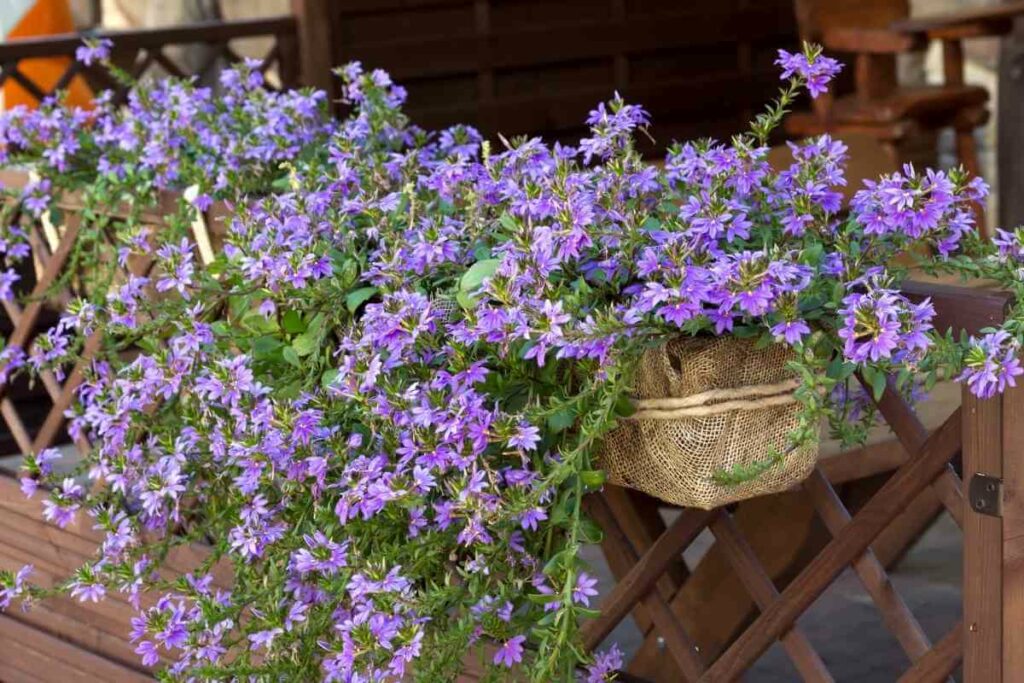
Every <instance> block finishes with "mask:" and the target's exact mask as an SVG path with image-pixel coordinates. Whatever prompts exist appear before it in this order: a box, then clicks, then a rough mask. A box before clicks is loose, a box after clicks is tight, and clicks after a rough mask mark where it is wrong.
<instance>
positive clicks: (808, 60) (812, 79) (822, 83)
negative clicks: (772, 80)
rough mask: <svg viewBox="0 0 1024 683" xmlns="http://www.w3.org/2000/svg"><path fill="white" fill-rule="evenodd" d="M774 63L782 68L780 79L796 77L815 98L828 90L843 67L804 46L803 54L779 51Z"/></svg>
mask: <svg viewBox="0 0 1024 683" xmlns="http://www.w3.org/2000/svg"><path fill="white" fill-rule="evenodd" d="M775 63H776V64H778V65H779V66H780V67H782V76H781V77H782V78H783V79H787V78H793V77H794V76H795V77H798V78H800V79H801V80H802V81H803V82H804V85H805V86H806V87H807V92H808V93H810V95H811V97H813V98H817V97H818V95H820V94H821V93H823V92H826V91H827V90H828V84H829V81H831V80H832V78H833V77H835V75H836V74H838V73H839V72H840V71H841V70H842V68H843V65H842V64H840V63H839V62H838V61H836V60H835V59H832V58H831V57H825V56H824V55H822V54H821V51H820V49H813V48H812V47H811V46H809V45H805V46H804V51H803V52H787V51H786V50H779V57H778V59H776V60H775Z"/></svg>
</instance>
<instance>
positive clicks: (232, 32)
mask: <svg viewBox="0 0 1024 683" xmlns="http://www.w3.org/2000/svg"><path fill="white" fill-rule="evenodd" d="M296 27H297V23H296V20H295V18H294V17H292V16H290V15H288V16H279V17H272V18H268V19H255V20H248V21H224V22H204V23H196V24H185V25H179V26H173V27H170V28H153V29H137V30H130V31H97V32H90V33H88V34H63V35H53V36H44V37H39V38H25V39H17V40H10V41H6V42H3V43H0V85H2V84H3V83H5V82H7V81H8V80H10V81H13V82H15V83H17V84H18V85H20V86H21V87H22V88H24V89H25V91H27V92H28V93H29V94H30V95H31V96H33V97H35V98H36V99H38V100H42V99H44V98H46V97H49V96H51V95H53V94H54V93H55V92H56V91H58V90H62V89H64V88H66V87H67V86H68V85H69V84H71V82H72V81H73V80H74V79H75V78H76V77H78V76H81V77H82V78H84V79H85V80H86V81H87V82H88V83H89V84H90V85H91V86H92V87H93V89H94V90H102V89H110V90H113V91H114V93H115V98H123V97H124V95H125V92H126V89H125V86H124V85H122V84H120V83H118V82H116V81H115V80H113V79H112V78H111V76H110V74H109V73H107V71H106V69H105V68H104V67H103V66H102V65H99V64H93V65H91V66H87V65H85V64H82V63H81V62H78V61H76V60H75V59H74V55H75V51H76V50H77V49H78V48H79V47H81V45H82V40H83V38H84V37H85V36H86V35H87V36H88V37H90V38H96V39H109V40H110V41H111V42H112V43H113V49H112V52H111V59H112V61H113V62H114V64H116V65H117V66H119V67H121V68H122V69H124V70H125V71H127V72H128V73H129V74H130V75H131V76H132V77H134V78H135V79H138V78H142V77H144V76H145V75H147V73H149V72H150V71H151V70H153V69H155V68H160V69H162V70H163V71H164V72H165V73H166V74H168V75H172V76H177V77H182V78H185V77H191V76H195V77H198V78H199V79H201V80H202V79H205V78H207V77H208V76H209V75H210V74H211V72H212V71H213V70H215V69H217V68H218V67H219V66H220V65H222V64H223V63H225V62H227V63H233V62H239V61H241V59H242V57H241V56H240V55H239V54H238V53H237V52H236V50H235V49H234V48H233V47H232V42H233V41H237V40H241V39H245V38H260V37H263V38H271V39H273V43H272V45H271V47H270V49H269V50H268V51H267V52H266V54H264V56H263V57H262V59H261V60H260V66H259V69H260V71H263V72H266V71H268V70H269V69H271V68H272V67H276V68H277V73H278V78H279V81H280V83H279V85H280V86H281V87H282V88H287V87H294V86H297V85H299V80H300V79H299V53H298V41H297V37H296V30H297V28H296ZM196 45H204V46H207V47H208V48H209V49H208V50H207V51H206V53H205V60H204V61H203V62H202V63H200V64H199V65H198V66H194V67H192V68H189V67H188V66H186V65H184V64H182V63H180V61H176V60H175V59H174V58H173V57H172V56H170V55H168V48H172V47H178V46H196ZM40 57H66V58H68V65H67V68H66V69H65V71H64V73H63V74H62V75H61V76H60V78H58V79H57V81H56V82H55V83H53V84H40V83H36V82H35V81H33V80H32V78H30V77H29V76H28V75H26V73H24V71H23V70H21V69H20V68H19V65H21V63H22V62H23V61H24V60H28V59H34V58H40Z"/></svg>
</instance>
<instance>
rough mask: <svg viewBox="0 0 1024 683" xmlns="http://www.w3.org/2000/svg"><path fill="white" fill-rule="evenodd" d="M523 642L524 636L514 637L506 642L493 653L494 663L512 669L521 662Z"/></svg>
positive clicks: (524, 640)
mask: <svg viewBox="0 0 1024 683" xmlns="http://www.w3.org/2000/svg"><path fill="white" fill-rule="evenodd" d="M525 642H526V636H515V637H514V638H510V639H509V640H506V641H505V642H504V644H502V646H501V647H499V648H498V649H497V651H496V652H495V653H494V663H495V664H496V665H500V666H505V667H508V668H512V666H514V665H515V664H518V663H519V662H521V661H523V643H525Z"/></svg>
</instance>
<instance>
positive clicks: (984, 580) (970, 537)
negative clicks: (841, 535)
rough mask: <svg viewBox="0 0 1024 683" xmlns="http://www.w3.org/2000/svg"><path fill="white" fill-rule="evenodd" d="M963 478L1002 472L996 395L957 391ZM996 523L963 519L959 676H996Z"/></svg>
mask: <svg viewBox="0 0 1024 683" xmlns="http://www.w3.org/2000/svg"><path fill="white" fill-rule="evenodd" d="M961 410H962V411H963V413H962V414H963V423H964V447H963V462H964V476H965V477H966V478H967V479H970V477H971V476H972V475H973V474H974V473H977V472H980V473H982V474H988V475H991V476H995V477H1000V476H1002V474H1003V471H1002V468H1003V457H1002V451H1003V445H1002V430H1003V426H1004V425H1003V414H1002V398H1000V397H997V398H994V399H992V400H988V401H981V400H979V399H977V398H975V397H974V396H973V395H972V394H971V393H970V392H969V391H967V390H966V389H964V391H963V405H962V408H961ZM1002 526H1003V525H1002V522H1001V520H999V519H998V518H996V517H987V516H985V515H980V514H978V513H976V512H974V511H973V510H969V511H968V512H967V513H966V519H965V521H964V623H965V624H966V628H967V632H966V633H965V634H964V676H965V677H966V679H967V680H968V681H1001V680H1002V675H1003V672H1002V652H1001V648H1002V629H1003V616H1002V589H1001V586H1002Z"/></svg>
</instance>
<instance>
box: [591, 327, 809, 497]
mask: <svg viewBox="0 0 1024 683" xmlns="http://www.w3.org/2000/svg"><path fill="white" fill-rule="evenodd" d="M790 359H792V350H791V349H790V348H789V347H788V346H785V345H783V344H773V345H770V346H768V347H765V348H763V349H756V348H755V342H754V341H753V340H749V339H738V338H736V337H730V336H726V337H679V338H676V339H673V340H671V341H669V342H668V343H667V344H665V345H664V346H661V347H659V348H656V349H652V350H650V351H648V352H647V353H646V354H645V355H644V357H643V358H642V359H641V361H640V366H639V368H638V370H637V375H636V379H635V382H634V388H633V397H634V399H636V404H637V412H636V413H635V414H634V415H633V416H632V417H631V418H629V419H627V420H623V421H622V422H621V423H620V425H621V426H620V427H618V428H617V429H616V430H615V431H613V432H611V433H610V434H609V435H608V436H607V437H606V438H605V442H604V445H603V447H602V448H601V452H600V453H599V460H600V464H601V467H602V468H603V469H604V470H605V472H606V473H607V478H608V481H609V482H611V483H613V484H618V485H620V486H627V487H629V488H633V489H638V490H640V491H643V492H644V493H647V494H650V495H652V496H655V497H656V498H660V499H661V500H664V501H667V502H669V503H675V504H676V505H682V506H686V507H697V508H703V509H711V508H714V507H718V506H720V505H725V504H726V503H732V502H735V501H738V500H745V499H748V498H754V497H756V496H761V495H765V494H769V493H776V492H779V491H783V490H785V489H787V488H789V487H791V486H793V485H795V484H798V483H799V482H801V481H802V480H803V479H804V478H806V477H807V475H809V474H810V473H811V470H812V469H813V468H814V464H815V462H816V460H817V457H818V444H817V443H813V444H807V445H804V446H801V447H799V448H797V449H795V450H793V451H792V452H790V453H788V454H787V455H786V456H785V458H784V459H783V460H782V462H780V463H779V464H776V465H774V466H772V467H771V468H769V469H768V470H767V471H765V472H764V473H762V474H761V475H760V476H759V477H756V478H755V479H754V480H752V481H749V482H745V483H742V484H738V485H731V486H726V485H720V484H716V483H715V481H714V479H713V475H714V473H715V472H716V471H720V470H728V469H730V468H732V467H734V466H736V465H750V464H753V463H755V462H758V461H763V460H764V459H765V458H767V457H769V455H770V454H771V453H772V452H773V450H772V449H775V451H776V452H784V451H785V450H786V449H787V447H788V446H789V443H788V438H787V437H788V436H789V434H790V432H792V430H793V429H794V428H795V427H796V426H797V425H798V422H799V420H798V415H799V412H800V409H801V406H800V404H799V403H797V402H796V401H795V400H794V398H793V391H794V389H795V388H796V387H797V384H798V383H797V380H796V379H795V378H794V377H793V375H792V373H791V372H789V371H788V370H786V367H785V365H786V362H787V361H789V360H790ZM680 415H683V416H680Z"/></svg>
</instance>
